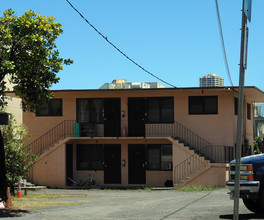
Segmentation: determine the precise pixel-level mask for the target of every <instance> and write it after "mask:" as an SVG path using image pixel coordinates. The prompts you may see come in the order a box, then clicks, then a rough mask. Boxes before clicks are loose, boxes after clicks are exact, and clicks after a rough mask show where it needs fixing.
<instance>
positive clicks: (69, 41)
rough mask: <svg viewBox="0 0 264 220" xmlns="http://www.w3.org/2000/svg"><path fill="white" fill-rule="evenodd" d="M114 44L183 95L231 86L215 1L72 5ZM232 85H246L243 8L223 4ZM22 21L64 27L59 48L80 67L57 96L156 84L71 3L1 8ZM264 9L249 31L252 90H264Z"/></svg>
mask: <svg viewBox="0 0 264 220" xmlns="http://www.w3.org/2000/svg"><path fill="white" fill-rule="evenodd" d="M70 1H71V3H72V4H73V5H74V6H75V7H76V8H77V9H78V10H79V11H80V12H81V13H82V14H83V15H84V17H85V18H86V19H87V20H88V21H89V22H91V23H92V24H93V25H94V26H95V27H96V28H97V29H98V30H99V31H100V32H101V33H102V34H103V35H105V36H107V38H108V40H109V41H111V42H112V43H113V44H115V45H116V46H117V47H118V48H119V49H120V50H122V51H123V52H124V53H125V54H127V55H128V56H129V57H130V58H132V59H133V60H134V61H136V62H137V63H139V64H140V65H142V66H143V67H144V68H145V69H147V70H148V71H150V72H152V73H153V74H155V75H157V76H158V77H160V78H162V79H163V80H165V81H168V82H169V83H171V84H173V85H175V86H177V87H196V86H199V78H200V77H202V76H204V75H206V74H208V73H215V74H217V75H219V76H221V77H222V78H224V79H225V86H230V85H231V84H230V82H229V80H228V76H227V72H226V68H225V63H224V59H223V53H222V48H221V41H220V35H219V30H218V24H217V15H216V6H215V0H202V1H197V0H184V1H183V0H181V1H180V0H163V1H161V0H159V1H158V0H151V1H150V0H133V1H124V0H112V1H109V0H96V1H95V0H93V1H92V0H78V1H77V0H70ZM218 2H219V9H220V14H221V21H222V28H223V33H224V39H225V46H226V52H227V58H228V62H229V68H230V73H231V78H232V81H233V84H234V85H235V86H237V85H238V83H239V65H238V64H239V59H240V39H241V32H240V27H241V8H242V0H232V1H230V0H219V1H218ZM8 8H12V9H13V10H15V14H16V15H17V16H19V15H21V14H22V13H23V12H25V11H28V10H30V9H32V10H34V11H35V12H37V13H39V14H41V15H45V16H49V15H51V16H53V17H54V18H56V19H57V21H58V22H60V23H61V24H62V25H63V30H64V33H63V34H62V35H60V36H59V38H58V40H57V46H58V49H59V51H60V55H61V57H63V58H71V59H73V60H74V64H72V65H71V66H65V67H64V70H63V71H61V72H60V73H59V77H60V78H61V80H60V82H59V83H58V84H56V85H54V86H53V87H52V89H97V88H99V87H100V86H101V85H103V84H104V83H105V82H112V80H113V79H117V78H125V79H126V80H127V81H129V82H156V81H157V79H155V78H153V77H152V76H150V75H148V74H147V73H145V72H144V71H142V70H141V69H139V68H138V67H137V66H135V65H134V64H133V63H131V62H130V61H129V60H127V59H126V58H125V57H124V56H123V55H121V54H120V53H119V52H117V51H116V50H115V49H114V48H113V47H112V46H111V45H109V44H108V43H107V41H105V40H104V39H103V38H102V37H101V36H100V35H98V34H97V33H96V32H95V31H94V30H93V29H92V28H91V27H90V26H89V25H88V24H87V23H86V22H85V21H84V20H83V19H82V18H81V17H80V16H79V15H78V14H77V13H76V12H75V11H74V10H73V9H72V8H71V7H70V5H69V4H68V3H67V2H66V0H53V1H51V0H46V1H36V0H12V1H3V2H1V9H0V13H1V14H2V12H3V11H4V10H6V9H8ZM263 9H264V1H263V0H253V5H252V20H251V23H249V25H248V26H249V50H248V69H247V70H246V78H245V85H247V86H257V87H258V88H260V89H262V90H264V80H263V76H264V65H263V58H264V54H263V51H264V41H263V39H264V36H263V35H264V29H263V21H264V13H263Z"/></svg>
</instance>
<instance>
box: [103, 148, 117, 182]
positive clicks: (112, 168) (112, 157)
mask: <svg viewBox="0 0 264 220" xmlns="http://www.w3.org/2000/svg"><path fill="white" fill-rule="evenodd" d="M103 163H104V183H105V184H121V145H120V144H110V145H105V146H104V162H103Z"/></svg>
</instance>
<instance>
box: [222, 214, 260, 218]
mask: <svg viewBox="0 0 264 220" xmlns="http://www.w3.org/2000/svg"><path fill="white" fill-rule="evenodd" d="M219 218H220V219H233V214H230V215H220V216H219ZM239 219H264V214H254V213H249V214H239Z"/></svg>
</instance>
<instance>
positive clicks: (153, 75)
mask: <svg viewBox="0 0 264 220" xmlns="http://www.w3.org/2000/svg"><path fill="white" fill-rule="evenodd" d="M66 1H67V2H68V3H69V5H70V6H71V7H72V8H73V9H74V10H75V11H76V12H77V13H78V14H79V15H80V16H81V17H82V18H83V19H84V20H85V21H86V23H87V24H89V25H90V26H91V27H92V28H93V29H94V30H95V31H96V32H97V33H98V34H99V35H100V36H101V37H102V38H104V39H105V40H106V41H107V42H108V43H109V44H110V45H111V46H112V47H114V48H115V49H116V50H117V51H118V52H119V53H121V54H122V55H123V56H124V57H126V58H127V59H128V60H129V61H131V62H132V63H134V64H135V65H136V66H138V67H139V68H140V69H142V70H143V71H144V72H146V73H148V74H149V75H151V76H152V77H154V78H156V79H158V80H159V81H161V82H163V83H165V84H167V85H169V86H171V87H174V88H177V87H176V86H174V85H172V84H171V83H169V82H167V81H165V80H163V79H161V78H160V77H158V76H156V75H155V74H153V73H151V72H150V71H148V70H146V69H145V68H144V67H142V66H141V65H140V64H138V63H137V62H135V61H134V60H133V59H131V58H130V57H129V56H127V55H126V54H125V53H124V52H122V51H121V50H120V49H119V48H118V47H117V46H115V45H114V44H113V43H112V42H110V41H109V40H108V39H107V37H106V36H104V35H103V34H102V33H101V32H100V31H98V30H97V28H96V27H95V26H93V25H92V24H91V23H90V22H89V21H88V20H87V19H86V18H85V17H84V16H83V15H82V14H81V13H80V12H79V11H78V10H77V9H76V8H75V7H74V6H73V5H72V3H71V2H70V1H69V0H66Z"/></svg>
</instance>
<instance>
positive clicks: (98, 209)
mask: <svg viewBox="0 0 264 220" xmlns="http://www.w3.org/2000/svg"><path fill="white" fill-rule="evenodd" d="M227 192H228V190H227V189H220V190H215V191H200V192H180V191H174V190H162V191H150V192H149V191H141V190H58V189H48V190H46V191H41V192H36V193H50V194H60V195H87V197H73V196H71V197H65V198H59V199H55V200H52V201H56V202H59V201H65V202H66V201H71V202H73V203H72V204H74V205H65V206H58V207H53V208H46V209H34V210H29V212H28V213H23V212H21V213H20V215H21V217H19V219H27V220H31V219H34V220H35V219H38V220H40V219H56V220H57V219H102V220H104V219H107V220H108V219H131V220H132V219H146V220H147V219H151V220H163V219H164V220H165V219H168V220H170V219H212V220H213V219H232V218H233V201H232V200H230V199H229V196H228V194H227ZM65 204H67V203H65ZM240 219H264V217H263V216H259V215H256V214H254V213H252V212H250V211H248V210H247V209H246V208H245V207H244V205H243V203H242V201H241V200H240Z"/></svg>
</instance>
